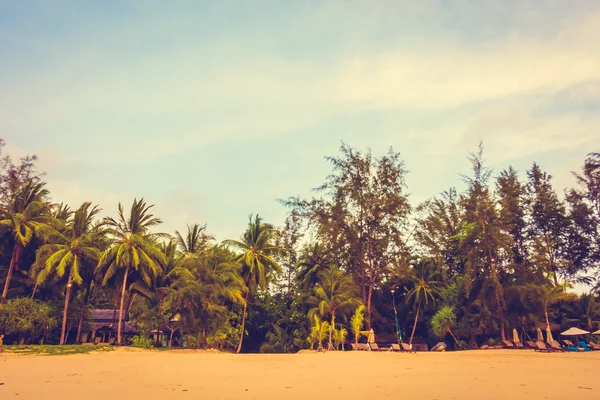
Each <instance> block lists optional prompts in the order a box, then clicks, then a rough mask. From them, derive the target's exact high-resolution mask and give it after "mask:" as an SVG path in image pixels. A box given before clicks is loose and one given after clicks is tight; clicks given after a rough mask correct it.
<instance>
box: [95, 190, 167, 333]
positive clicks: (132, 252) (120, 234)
mask: <svg viewBox="0 0 600 400" xmlns="http://www.w3.org/2000/svg"><path fill="white" fill-rule="evenodd" d="M152 207H153V205H151V206H147V205H146V202H145V201H144V199H143V198H142V199H140V200H137V199H134V200H133V204H132V206H131V211H130V214H129V217H128V218H126V217H125V212H124V210H123V205H122V204H121V203H119V216H118V217H117V219H113V218H106V219H105V223H106V225H107V227H108V229H107V232H108V234H109V235H110V236H112V238H113V243H112V244H111V245H110V247H109V248H108V249H107V250H106V251H105V252H104V253H103V254H102V257H101V258H100V260H99V262H98V266H97V267H96V271H97V272H99V273H102V274H103V280H102V284H103V285H106V284H107V282H108V281H109V280H110V279H111V278H112V277H113V276H115V275H116V274H117V273H118V272H119V271H121V270H124V273H123V283H122V285H121V304H120V306H119V326H118V329H117V343H118V344H121V341H122V335H121V333H122V329H123V306H124V302H125V294H126V292H127V280H128V278H129V275H130V272H132V271H131V270H133V272H134V273H135V275H133V276H132V280H133V279H136V278H137V279H138V280H141V281H143V282H144V283H145V284H146V285H147V286H150V285H151V284H152V280H153V279H154V278H156V277H157V276H158V275H159V274H160V273H161V272H162V266H164V265H165V264H166V263H167V260H166V257H165V255H164V254H163V253H162V252H161V251H160V249H159V247H158V245H157V239H159V238H163V237H165V236H167V235H165V234H162V233H151V232H150V228H152V227H155V226H157V225H159V224H161V223H162V221H161V220H160V219H159V218H157V217H155V216H154V215H153V214H151V213H150V210H151V208H152Z"/></svg>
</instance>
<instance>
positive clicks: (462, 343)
mask: <svg viewBox="0 0 600 400" xmlns="http://www.w3.org/2000/svg"><path fill="white" fill-rule="evenodd" d="M468 349H469V345H468V344H467V342H465V341H464V340H459V341H458V342H456V350H468Z"/></svg>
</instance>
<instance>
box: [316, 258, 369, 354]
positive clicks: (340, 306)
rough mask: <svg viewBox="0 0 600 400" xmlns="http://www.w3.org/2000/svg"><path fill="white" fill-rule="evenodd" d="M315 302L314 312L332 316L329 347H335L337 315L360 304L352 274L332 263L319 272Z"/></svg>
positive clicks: (322, 315)
mask: <svg viewBox="0 0 600 400" xmlns="http://www.w3.org/2000/svg"><path fill="white" fill-rule="evenodd" d="M313 302H314V303H316V308H314V309H313V310H312V313H315V312H318V313H319V314H320V316H321V317H325V316H327V315H328V316H329V317H330V322H329V326H330V330H329V344H328V348H329V349H333V331H334V330H335V318H336V315H338V314H339V313H344V312H347V311H350V310H351V309H354V308H356V307H358V306H360V304H361V302H360V300H359V292H358V288H357V286H356V284H355V283H354V280H353V279H352V276H350V275H348V274H347V273H345V272H344V271H341V270H340V269H339V268H338V267H337V266H336V265H331V266H330V267H329V268H328V269H327V270H325V271H322V272H320V273H319V282H318V283H317V285H316V286H315V297H314V300H313Z"/></svg>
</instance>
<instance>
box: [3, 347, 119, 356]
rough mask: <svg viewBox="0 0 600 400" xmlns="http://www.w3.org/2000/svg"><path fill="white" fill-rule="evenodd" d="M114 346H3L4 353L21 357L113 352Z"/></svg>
mask: <svg viewBox="0 0 600 400" xmlns="http://www.w3.org/2000/svg"><path fill="white" fill-rule="evenodd" d="M114 349H115V347H114V346H88V345H82V344H67V345H62V346H57V345H11V346H4V351H5V352H6V353H13V354H22V355H46V356H58V355H68V354H88V353H92V352H107V351H113V350H114Z"/></svg>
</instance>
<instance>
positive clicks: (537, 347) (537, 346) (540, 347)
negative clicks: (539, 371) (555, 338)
mask: <svg viewBox="0 0 600 400" xmlns="http://www.w3.org/2000/svg"><path fill="white" fill-rule="evenodd" d="M535 351H546V352H552V351H556V350H554V349H553V348H552V347H546V344H545V343H544V342H539V341H538V342H535Z"/></svg>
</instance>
